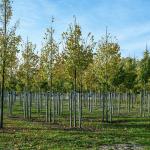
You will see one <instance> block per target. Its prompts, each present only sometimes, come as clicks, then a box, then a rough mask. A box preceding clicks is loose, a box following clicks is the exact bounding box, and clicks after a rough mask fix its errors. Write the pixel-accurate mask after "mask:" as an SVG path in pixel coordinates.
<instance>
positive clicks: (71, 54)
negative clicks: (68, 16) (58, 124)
mask: <svg viewBox="0 0 150 150" xmlns="http://www.w3.org/2000/svg"><path fill="white" fill-rule="evenodd" d="M11 6H12V3H11V1H10V0H2V1H1V5H0V10H1V16H0V20H1V27H0V84H1V93H0V94H1V103H0V108H1V109H0V110H1V111H0V116H1V119H0V127H1V128H2V127H3V108H4V100H5V93H6V92H13V91H15V92H17V93H30V92H32V93H34V92H36V93H43V92H44V93H46V92H47V93H49V94H48V98H47V102H46V106H47V110H49V108H48V107H49V106H50V105H51V104H49V102H48V99H51V100H52V99H53V98H54V93H59V94H58V96H59V95H62V94H63V93H69V92H70V93H72V94H73V97H74V98H73V99H75V100H74V101H72V100H70V101H69V103H74V102H75V103H76V102H77V99H79V100H78V102H79V103H80V105H79V106H80V107H82V100H83V93H103V94H104V95H105V96H104V97H105V98H104V99H107V98H106V97H109V96H108V93H115V92H121V93H132V94H133V93H140V92H143V93H145V92H146V91H149V89H150V53H149V51H148V49H147V47H146V49H145V51H144V55H143V57H142V59H136V58H131V57H126V58H123V57H121V52H120V46H119V44H118V42H117V39H115V38H114V37H112V36H111V35H110V34H109V33H108V32H107V29H106V34H105V35H104V36H103V37H102V38H101V39H100V40H99V41H98V42H95V40H94V36H93V35H92V34H91V33H89V34H88V35H87V36H86V37H84V36H83V33H82V29H81V26H80V25H79V23H77V21H76V18H75V17H74V22H73V23H72V24H70V25H69V27H68V29H67V31H66V32H63V33H62V41H61V42H58V41H56V40H55V29H54V18H52V20H51V26H50V27H49V28H47V30H46V33H45V35H44V39H43V44H42V48H41V49H40V50H37V49H36V45H34V44H33V43H32V42H31V41H29V40H28V38H27V41H26V42H24V43H23V41H22V38H21V36H19V35H17V34H16V30H17V26H18V22H17V23H16V24H15V25H14V26H12V27H10V25H11V24H10V22H11V17H12V7H11ZM78 94H79V95H78ZM106 95H107V96H106ZM45 99H46V98H45ZM70 99H71V97H70ZM72 106H73V107H74V108H73V109H74V110H75V111H76V109H77V108H76V104H73V105H70V107H72ZM70 110H72V108H71V109H70ZM81 110H82V108H81ZM48 113H49V112H48V111H47V120H48ZM70 113H72V112H70ZM79 114H80V115H82V111H81V112H79ZM75 117H76V116H75Z"/></svg>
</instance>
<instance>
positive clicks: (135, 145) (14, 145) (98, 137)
mask: <svg viewBox="0 0 150 150" xmlns="http://www.w3.org/2000/svg"><path fill="white" fill-rule="evenodd" d="M14 110H15V111H14V112H13V117H11V118H10V117H7V116H8V115H7V112H6V110H5V118H4V127H5V128H4V129H3V130H0V149H4V150H7V149H8V150H11V149H16V150H17V149H18V150H20V149H27V150H32V149H39V150H40V149H41V150H47V149H62V150H64V149H68V150H70V149H82V150H84V149H117V148H118V147H120V149H123V148H125V147H128V149H146V150H148V149H150V118H149V117H145V118H141V117H135V114H134V112H133V113H132V112H131V113H130V115H129V114H124V115H120V116H119V117H117V116H116V117H114V118H113V123H111V124H109V123H103V124H102V123H101V117H100V113H99V112H98V111H94V112H93V113H88V112H86V113H84V114H83V128H82V129H79V128H72V129H70V128H69V114H68V112H67V111H66V112H64V114H63V116H61V117H60V118H59V119H58V120H57V122H56V123H55V124H49V123H45V122H44V116H42V115H41V116H39V117H37V114H35V112H34V110H33V114H32V116H33V119H32V120H31V121H27V120H24V119H23V114H22V113H21V110H20V109H19V107H17V106H16V108H14ZM127 116H128V117H127ZM121 147H122V148H121Z"/></svg>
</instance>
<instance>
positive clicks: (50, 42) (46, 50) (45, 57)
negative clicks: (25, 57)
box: [41, 18, 58, 122]
mask: <svg viewBox="0 0 150 150" xmlns="http://www.w3.org/2000/svg"><path fill="white" fill-rule="evenodd" d="M53 23H54V18H52V21H51V24H52V26H51V27H50V28H48V29H47V32H46V33H45V37H44V40H45V41H44V45H43V48H42V52H41V65H42V68H43V73H44V76H45V79H46V82H47V84H48V87H49V88H50V101H49V100H48V99H47V104H46V106H47V108H46V121H49V122H51V121H53V122H54V121H55V119H54V117H55V113H54V111H55V110H54V108H53V120H52V99H53V67H54V63H55V59H56V56H57V53H58V44H57V43H56V41H55V39H54V32H55V30H54V29H53ZM48 103H49V104H48ZM53 103H54V100H53ZM53 106H54V105H53Z"/></svg>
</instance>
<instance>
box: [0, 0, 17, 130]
mask: <svg viewBox="0 0 150 150" xmlns="http://www.w3.org/2000/svg"><path fill="white" fill-rule="evenodd" d="M11 4H12V2H11V1H10V0H2V1H1V4H0V11H1V12H0V13H1V14H0V22H1V27H0V39H1V41H0V42H1V47H0V49H1V51H0V65H1V66H0V72H1V77H0V79H1V102H0V128H3V103H4V91H5V81H6V80H5V79H6V76H8V75H7V68H9V67H10V64H11V63H13V62H14V60H15V58H14V57H13V56H15V57H16V52H17V50H16V45H17V44H18V42H19V37H17V36H16V35H15V31H16V28H17V24H15V25H14V26H13V27H12V28H9V29H8V26H9V25H10V21H11V17H12V7H11ZM12 59H13V60H12Z"/></svg>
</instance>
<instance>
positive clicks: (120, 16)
mask: <svg viewBox="0 0 150 150" xmlns="http://www.w3.org/2000/svg"><path fill="white" fill-rule="evenodd" d="M13 1H14V2H13V10H14V16H13V20H18V19H19V20H20V27H19V29H18V33H19V34H21V35H22V36H23V39H24V40H25V39H26V38H27V36H28V37H29V39H30V40H31V41H32V42H33V43H36V44H37V49H40V45H41V42H42V40H43V35H44V32H45V30H46V28H47V27H49V26H50V20H51V17H52V16H54V17H55V29H56V34H55V36H56V39H57V40H61V33H62V32H63V31H66V29H67V27H68V24H70V23H71V22H73V15H76V17H77V21H78V22H79V24H80V25H81V27H82V30H83V34H84V35H86V34H88V32H92V34H93V35H94V36H95V40H96V41H98V40H99V39H101V36H102V35H104V34H105V27H106V26H108V30H109V32H110V33H111V34H112V35H113V36H116V37H117V39H118V42H119V44H120V46H121V53H122V56H129V55H130V56H134V55H135V56H136V57H141V56H142V53H143V50H144V49H145V45H146V43H147V44H148V46H149V47H150V9H149V6H150V0H13Z"/></svg>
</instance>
